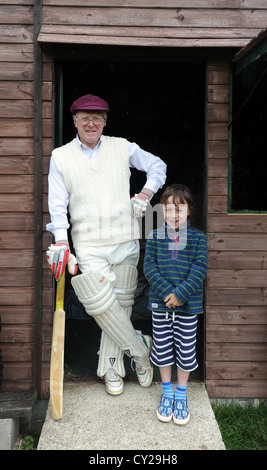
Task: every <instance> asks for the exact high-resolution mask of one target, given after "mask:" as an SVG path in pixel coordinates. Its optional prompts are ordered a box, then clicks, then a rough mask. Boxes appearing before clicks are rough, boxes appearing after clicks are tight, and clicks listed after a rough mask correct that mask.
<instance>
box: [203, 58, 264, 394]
mask: <svg viewBox="0 0 267 470" xmlns="http://www.w3.org/2000/svg"><path fill="white" fill-rule="evenodd" d="M228 72H229V64H218V63H217V64H212V63H210V64H209V66H208V84H207V86H208V90H207V96H208V112H207V124H208V126H207V129H208V131H207V134H208V138H207V141H208V143H207V161H208V214H207V237H208V244H209V269H208V275H207V281H206V385H207V390H208V394H209V396H210V397H214V398H221V397H223V398H251V397H258V398H266V396H267V270H266V267H267V252H266V242H267V216H266V215H256V214H255V215H254V214H253V215H249V214H243V215H242V214H229V213H228V212H227V211H228V201H227V199H228V135H227V134H228V132H227V126H228V113H227V105H228Z"/></svg>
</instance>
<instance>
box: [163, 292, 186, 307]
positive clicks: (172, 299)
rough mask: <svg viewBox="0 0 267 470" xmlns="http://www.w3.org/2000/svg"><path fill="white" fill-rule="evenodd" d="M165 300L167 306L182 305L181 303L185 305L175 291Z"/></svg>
mask: <svg viewBox="0 0 267 470" xmlns="http://www.w3.org/2000/svg"><path fill="white" fill-rule="evenodd" d="M164 302H165V303H166V307H167V308H175V307H180V305H183V304H182V303H181V302H180V301H179V300H178V299H177V297H176V296H175V295H174V294H173V293H171V294H170V295H168V296H167V297H166V298H165V299H164Z"/></svg>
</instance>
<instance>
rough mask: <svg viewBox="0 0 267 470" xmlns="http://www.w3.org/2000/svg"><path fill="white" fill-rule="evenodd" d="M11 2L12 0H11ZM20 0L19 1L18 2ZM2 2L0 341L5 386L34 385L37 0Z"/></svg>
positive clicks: (27, 388) (0, 19) (25, 386)
mask: <svg viewBox="0 0 267 470" xmlns="http://www.w3.org/2000/svg"><path fill="white" fill-rule="evenodd" d="M9 3H11V2H9ZM12 3H14V2H12ZM18 3H19V4H18V5H16V7H14V4H13V5H11V4H8V3H7V2H1V5H0V8H1V10H0V23H1V24H0V33H1V34H0V37H1V44H0V62H1V66H0V121H1V124H0V133H1V136H0V143H1V145H0V149H1V164H0V192H1V196H0V249H1V252H0V315H1V317H2V322H3V328H2V333H1V334H0V343H1V350H2V356H3V361H4V383H3V391H5V390H7V391H9V390H11V391H13V390H17V389H19V390H31V389H32V388H33V368H32V363H33V314H34V312H33V286H34V274H33V273H34V214H33V211H34V198H33V191H34V170H33V169H34V153H33V149H34V136H33V89H34V86H33V77H34V65H33V48H34V45H33V37H34V35H33V2H32V1H27V2H18Z"/></svg>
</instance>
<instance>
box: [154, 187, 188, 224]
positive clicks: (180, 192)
mask: <svg viewBox="0 0 267 470" xmlns="http://www.w3.org/2000/svg"><path fill="white" fill-rule="evenodd" d="M169 197H172V198H173V201H172V202H173V204H175V202H176V200H177V199H178V201H179V202H180V203H181V204H185V203H186V204H188V207H189V211H190V216H191V215H192V212H193V209H194V201H193V195H192V193H191V191H190V189H188V188H187V187H186V186H184V185H183V184H177V183H174V184H172V185H171V186H168V187H167V188H166V189H165V190H164V191H163V194H162V196H161V198H160V203H161V204H165V205H166V204H167V200H168V199H169Z"/></svg>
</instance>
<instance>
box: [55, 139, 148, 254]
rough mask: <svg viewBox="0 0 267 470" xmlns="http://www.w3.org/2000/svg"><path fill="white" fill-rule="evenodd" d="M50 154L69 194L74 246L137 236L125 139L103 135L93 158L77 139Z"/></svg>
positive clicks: (117, 241) (115, 242)
mask: <svg viewBox="0 0 267 470" xmlns="http://www.w3.org/2000/svg"><path fill="white" fill-rule="evenodd" d="M53 156H54V159H55V164H56V166H57V169H58V171H59V172H60V173H61V174H62V176H63V178H64V181H65V185H66V188H67V191H68V193H69V214H70V223H71V235H72V241H73V245H74V248H76V247H79V246H99V245H114V244H118V243H122V242H126V241H129V240H133V239H136V238H139V225H138V222H137V220H136V218H135V217H134V214H133V212H132V209H131V204H130V182H129V180H130V169H129V154H128V143H127V141H126V139H123V138H120V137H108V136H102V142H101V148H100V151H99V155H98V158H97V159H96V161H92V160H90V159H89V158H88V157H87V156H86V155H85V154H84V153H83V151H82V150H81V149H80V147H79V145H78V143H77V139H76V138H75V139H73V140H72V141H71V142H69V143H68V144H66V145H63V146H62V147H59V148H57V149H55V150H54V151H53Z"/></svg>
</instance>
